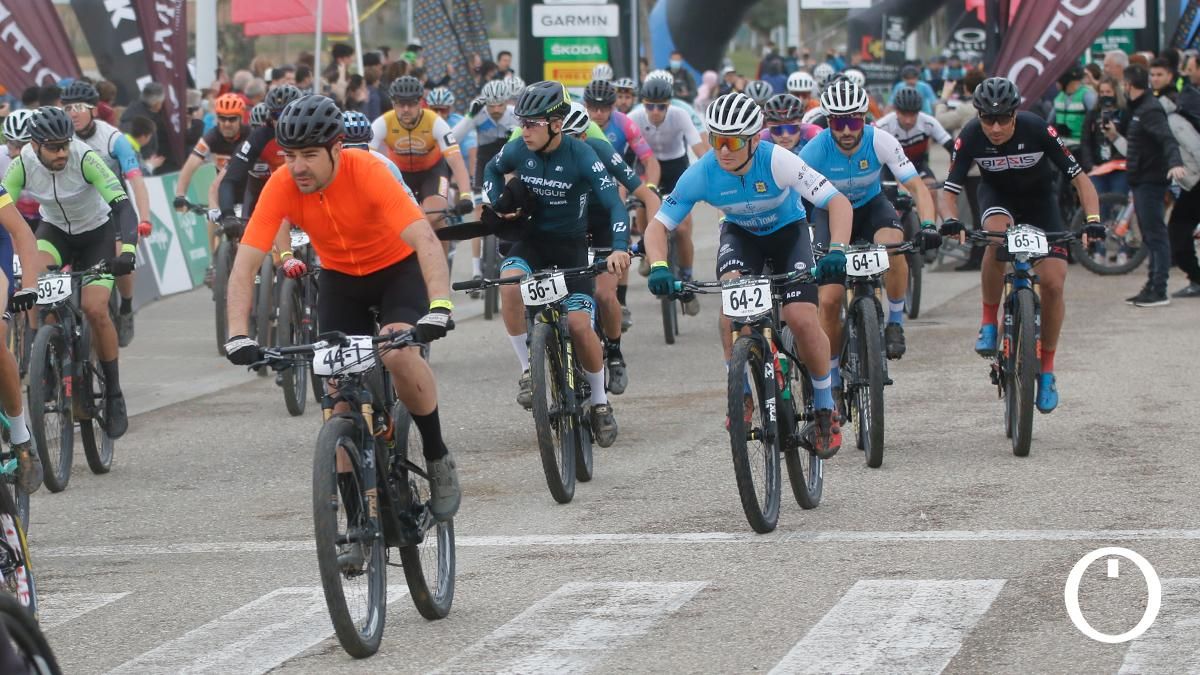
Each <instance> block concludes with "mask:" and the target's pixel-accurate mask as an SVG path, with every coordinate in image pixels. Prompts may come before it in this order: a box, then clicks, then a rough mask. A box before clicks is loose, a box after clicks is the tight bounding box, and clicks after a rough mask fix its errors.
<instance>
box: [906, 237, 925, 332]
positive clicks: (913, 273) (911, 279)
mask: <svg viewBox="0 0 1200 675" xmlns="http://www.w3.org/2000/svg"><path fill="white" fill-rule="evenodd" d="M924 276H925V256H924V255H923V254H921V253H913V254H912V255H910V256H908V290H907V291H905V292H904V313H905V314H907V315H908V318H910V319H915V318H917V317H918V316H920V315H921V282H922V280H923V278H924Z"/></svg>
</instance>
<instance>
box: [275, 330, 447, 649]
mask: <svg viewBox="0 0 1200 675" xmlns="http://www.w3.org/2000/svg"><path fill="white" fill-rule="evenodd" d="M416 345H417V342H416V340H415V337H414V335H413V332H412V331H411V330H408V331H403V332H400V333H393V334H389V335H379V336H375V337H372V336H347V335H345V334H342V333H337V332H330V333H325V334H323V335H321V336H320V338H319V339H318V341H317V342H314V343H312V344H305V345H294V346H291V347H273V348H270V349H266V350H264V358H263V360H262V361H260V362H258V363H256V364H254V365H252V366H251V368H263V367H264V366H270V367H271V368H274V369H280V368H290V367H294V366H295V365H296V363H297V362H298V361H301V360H303V361H308V362H310V363H311V364H312V368H313V371H314V372H316V373H317V374H318V375H321V376H322V377H326V378H328V380H327V382H328V384H329V386H330V392H329V393H328V394H326V395H325V396H324V397H322V400H321V410H322V412H323V414H324V417H325V423H324V425H323V426H322V427H321V431H320V434H319V435H318V436H317V446H316V451H315V453H314V456H313V529H314V532H315V535H316V543H317V566H318V568H319V569H320V574H321V585H322V587H323V588H324V590H325V604H326V606H327V608H328V610H329V616H330V618H331V619H332V620H333V626H334V631H335V632H336V634H337V638H338V642H339V643H340V644H341V645H342V648H343V649H345V650H346V653H348V654H350V655H351V656H353V657H355V658H364V657H367V656H371V655H372V654H374V653H375V652H376V651H378V650H379V644H380V641H381V640H382V639H383V628H384V622H385V619H386V616H387V566H389V565H392V566H395V564H394V563H391V562H390V553H389V551H390V548H391V547H397V548H398V549H399V554H400V565H399V566H400V567H403V568H404V577H405V581H406V582H407V583H408V589H409V593H410V595H411V596H412V600H413V604H414V605H416V607H417V611H418V612H420V613H421V616H423V617H425V618H426V619H429V620H435V619H441V618H444V617H445V616H446V615H447V614H448V613H449V612H450V605H451V603H452V602H453V599H454V569H455V554H454V522H453V521H452V520H449V521H445V522H439V521H438V520H437V519H435V518H434V516H433V512H432V511H430V509H429V495H430V479H429V474H428V473H426V471H425V468H424V467H423V466H421V465H420V464H417V463H414V461H413V460H411V459H410V458H409V457H410V455H411V456H413V457H416V458H418V460H417V461H420V462H423V461H424V455H423V454H421V451H420V443H421V442H420V434H419V433H418V432H417V431H416V427H415V425H413V424H412V417H411V416H410V415H409V413H408V410H407V409H406V408H405V407H404V405H403V404H402V403H400V402H399V401H398V400H397V399H396V394H395V390H394V389H393V387H392V382H391V376H390V375H389V373H388V371H387V369H386V368H382V367H380V364H381V359H380V356H381V355H382V354H383V353H386V352H387V351H389V350H392V349H401V348H407V347H413V346H416ZM335 406H339V407H342V408H346V411H345V412H339V411H337V410H335ZM339 467H340V468H339ZM346 469H348V470H346Z"/></svg>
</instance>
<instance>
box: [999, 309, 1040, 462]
mask: <svg viewBox="0 0 1200 675" xmlns="http://www.w3.org/2000/svg"><path fill="white" fill-rule="evenodd" d="M1011 303H1012V305H1011V306H1012V312H1013V322H1014V324H1015V325H1014V330H1013V343H1014V344H1013V345H1012V346H1011V347H1010V349H1011V350H1012V351H1011V352H1009V355H1008V359H1007V361H1008V369H1007V373H1006V374H1007V376H1008V382H1007V383H1006V386H1005V387H1004V399H1005V401H1004V402H1005V404H1006V405H1007V406H1008V411H1009V414H1008V424H1009V429H1010V431H1011V432H1012V451H1013V454H1014V455H1016V456H1017V457H1025V456H1027V455H1028V454H1029V446H1030V444H1031V443H1032V441H1033V399H1034V392H1035V390H1036V389H1035V387H1036V380H1037V376H1038V372H1039V371H1041V364H1040V363H1039V361H1038V355H1037V337H1036V334H1035V323H1034V322H1035V321H1036V319H1035V318H1034V311H1035V310H1034V303H1035V298H1034V295H1033V290H1032V289H1029V288H1019V289H1017V291H1016V293H1015V294H1014V295H1013V298H1012V300H1011Z"/></svg>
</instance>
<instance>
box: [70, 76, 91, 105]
mask: <svg viewBox="0 0 1200 675" xmlns="http://www.w3.org/2000/svg"><path fill="white" fill-rule="evenodd" d="M99 101H100V92H98V91H96V88H95V87H93V86H92V83H91V82H84V81H83V80H75V81H74V82H72V83H71V84H68V85H67V88H66V89H63V92H62V102H63V105H69V104H71V103H86V104H88V105H96V103H97V102H99Z"/></svg>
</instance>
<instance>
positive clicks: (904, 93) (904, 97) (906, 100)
mask: <svg viewBox="0 0 1200 675" xmlns="http://www.w3.org/2000/svg"><path fill="white" fill-rule="evenodd" d="M892 105H894V106H896V110H899V111H901V112H917V111H919V110H921V108H923V107H925V97H924V96H921V92H919V91H917V90H916V89H915V88H913V87H900V88H899V89H897V90H896V94H895V95H894V96H892Z"/></svg>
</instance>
